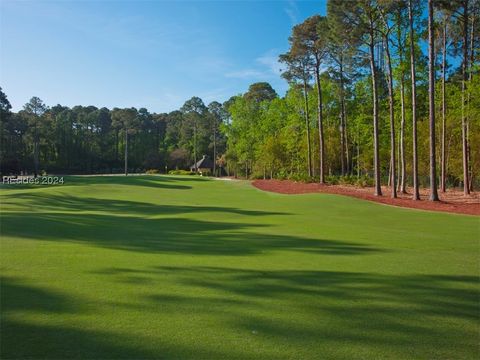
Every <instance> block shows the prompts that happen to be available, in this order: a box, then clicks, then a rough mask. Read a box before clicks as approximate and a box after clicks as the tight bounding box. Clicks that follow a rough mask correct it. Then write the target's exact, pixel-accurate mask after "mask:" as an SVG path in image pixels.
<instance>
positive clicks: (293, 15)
mask: <svg viewBox="0 0 480 360" xmlns="http://www.w3.org/2000/svg"><path fill="white" fill-rule="evenodd" d="M283 10H284V11H285V13H286V14H287V15H288V17H289V18H290V22H291V23H292V26H293V25H296V24H298V17H299V11H298V7H297V4H296V3H295V1H294V0H289V1H287V6H286V7H285V8H283Z"/></svg>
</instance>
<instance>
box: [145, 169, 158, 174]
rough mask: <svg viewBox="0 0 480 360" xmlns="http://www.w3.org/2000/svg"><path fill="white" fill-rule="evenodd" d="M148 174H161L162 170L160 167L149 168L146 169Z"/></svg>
mask: <svg viewBox="0 0 480 360" xmlns="http://www.w3.org/2000/svg"><path fill="white" fill-rule="evenodd" d="M146 173H147V174H159V173H160V170H158V169H148V170H147V171H146Z"/></svg>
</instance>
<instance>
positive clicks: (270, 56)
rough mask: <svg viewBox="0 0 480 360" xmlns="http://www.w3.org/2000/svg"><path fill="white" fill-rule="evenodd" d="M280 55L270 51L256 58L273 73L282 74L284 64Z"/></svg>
mask: <svg viewBox="0 0 480 360" xmlns="http://www.w3.org/2000/svg"><path fill="white" fill-rule="evenodd" d="M278 55H279V54H277V53H276V52H272V51H270V52H269V53H267V54H265V55H262V56H260V57H258V58H257V59H256V61H257V62H258V63H259V64H262V65H264V66H266V67H267V68H268V69H269V71H270V72H271V73H272V74H275V75H277V76H280V74H281V68H282V65H281V64H280V62H279V61H278Z"/></svg>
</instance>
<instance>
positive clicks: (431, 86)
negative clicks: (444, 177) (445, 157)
mask: <svg viewBox="0 0 480 360" xmlns="http://www.w3.org/2000/svg"><path fill="white" fill-rule="evenodd" d="M433 26H434V24H433V0H428V60H429V61H428V110H429V111H428V112H429V126H430V200H431V201H438V200H439V199H438V192H437V158H436V146H435V140H436V139H435V43H434V41H435V40H434V33H433V31H434V30H433Z"/></svg>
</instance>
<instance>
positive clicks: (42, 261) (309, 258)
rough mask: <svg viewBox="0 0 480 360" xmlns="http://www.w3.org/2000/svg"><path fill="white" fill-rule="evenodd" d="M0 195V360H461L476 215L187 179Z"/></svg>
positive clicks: (473, 308)
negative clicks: (40, 359)
mask: <svg viewBox="0 0 480 360" xmlns="http://www.w3.org/2000/svg"><path fill="white" fill-rule="evenodd" d="M0 194H1V196H0V199H1V235H2V237H1V249H0V250H1V251H0V254H1V255H0V259H1V269H2V271H1V275H2V279H1V357H2V358H5V359H24V358H42V359H65V358H81V359H118V358H128V359H134V358H135V359H159V358H165V359H326V358H338V359H359V358H362V359H374V358H381V359H386V358H388V359H412V358H416V359H447V358H449V359H473V358H476V357H477V356H478V355H479V345H478V340H479V331H480V325H479V323H480V322H479V320H480V319H479V318H480V316H479V315H480V314H479V300H480V289H479V288H480V287H479V281H478V279H479V266H478V259H479V255H480V254H479V219H478V217H473V216H460V215H450V214H445V213H433V212H424V211H415V210H408V209H401V208H394V207H389V206H384V205H379V204H374V203H370V202H365V201H362V200H357V199H352V198H347V197H342V196H337V195H327V194H308V195H279V194H272V193H266V192H261V191H260V190H257V189H255V188H253V187H252V186H251V185H250V184H249V183H248V182H245V181H215V180H206V179H202V178H199V177H165V176H131V177H127V178H125V177H118V176H116V177H67V178H65V184H64V185H56V186H23V185H10V186H6V187H5V186H4V187H3V188H2V189H0Z"/></svg>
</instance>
